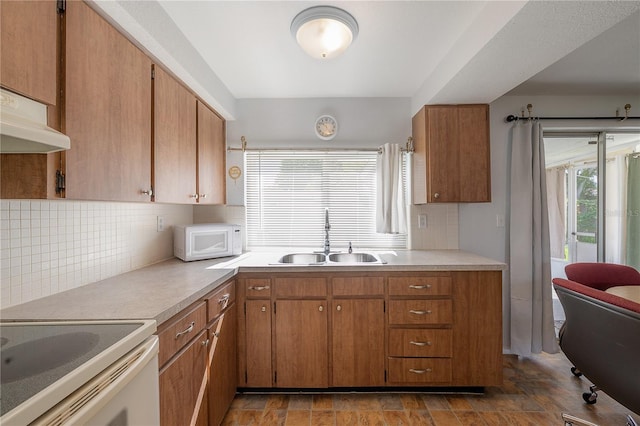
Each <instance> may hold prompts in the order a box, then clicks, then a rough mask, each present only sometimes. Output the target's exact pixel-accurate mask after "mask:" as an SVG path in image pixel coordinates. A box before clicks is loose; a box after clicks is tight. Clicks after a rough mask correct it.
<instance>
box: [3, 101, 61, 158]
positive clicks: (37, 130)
mask: <svg viewBox="0 0 640 426" xmlns="http://www.w3.org/2000/svg"><path fill="white" fill-rule="evenodd" d="M70 147H71V141H70V139H69V137H68V136H67V135H64V134H62V133H60V132H58V131H57V130H54V129H52V128H51V127H48V126H47V106H46V105H44V104H41V103H38V102H36V101H33V100H31V99H28V98H25V97H24V96H20V95H17V94H15V93H13V92H9V91H7V90H4V89H0V153H2V154H44V153H47V152H55V151H63V150H65V149H69V148H70Z"/></svg>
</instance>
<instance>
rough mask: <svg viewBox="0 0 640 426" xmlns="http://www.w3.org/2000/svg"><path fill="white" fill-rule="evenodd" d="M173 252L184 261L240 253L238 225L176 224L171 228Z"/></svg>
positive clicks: (240, 234) (240, 237) (240, 236)
mask: <svg viewBox="0 0 640 426" xmlns="http://www.w3.org/2000/svg"><path fill="white" fill-rule="evenodd" d="M173 254H174V256H175V257H177V258H180V259H182V260H184V261H185V262H190V261H192V260H203V259H212V258H214V257H226V256H235V255H238V254H242V232H241V229H240V225H228V224H225V223H203V224H199V225H176V226H174V228H173Z"/></svg>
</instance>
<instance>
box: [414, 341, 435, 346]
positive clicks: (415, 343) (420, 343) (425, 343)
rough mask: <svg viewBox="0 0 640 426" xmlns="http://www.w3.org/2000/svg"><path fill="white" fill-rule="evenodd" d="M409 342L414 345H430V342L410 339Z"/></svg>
mask: <svg viewBox="0 0 640 426" xmlns="http://www.w3.org/2000/svg"><path fill="white" fill-rule="evenodd" d="M409 343H411V344H412V345H416V346H431V342H414V341H413V340H412V341H410V342H409Z"/></svg>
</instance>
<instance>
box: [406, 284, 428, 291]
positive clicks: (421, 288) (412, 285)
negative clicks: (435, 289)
mask: <svg viewBox="0 0 640 426" xmlns="http://www.w3.org/2000/svg"><path fill="white" fill-rule="evenodd" d="M409 288H412V289H414V290H424V289H427V288H431V284H427V285H415V284H411V285H409Z"/></svg>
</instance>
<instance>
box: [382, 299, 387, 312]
mask: <svg viewBox="0 0 640 426" xmlns="http://www.w3.org/2000/svg"><path fill="white" fill-rule="evenodd" d="M382 312H387V301H386V300H383V301H382Z"/></svg>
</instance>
